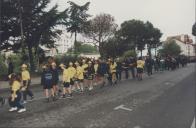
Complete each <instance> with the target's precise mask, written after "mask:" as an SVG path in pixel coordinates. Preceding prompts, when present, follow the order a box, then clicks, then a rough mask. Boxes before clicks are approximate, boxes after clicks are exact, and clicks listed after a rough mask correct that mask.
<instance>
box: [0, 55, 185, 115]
mask: <svg viewBox="0 0 196 128" xmlns="http://www.w3.org/2000/svg"><path fill="white" fill-rule="evenodd" d="M187 62H188V61H187V59H186V57H180V56H179V57H171V56H167V57H164V58H163V57H155V58H154V59H152V58H151V57H149V56H146V57H139V58H135V57H126V58H125V59H124V60H121V59H120V58H115V59H113V58H108V59H91V58H81V59H79V60H77V61H75V62H69V63H67V64H65V63H61V64H59V65H57V63H56V62H55V60H54V59H50V61H48V63H47V64H44V65H42V75H41V85H42V86H43V89H44V94H45V99H46V100H45V102H50V101H51V100H52V101H56V100H58V98H73V93H72V92H78V93H84V92H85V91H86V90H88V91H91V90H93V89H94V87H95V86H100V88H103V87H104V86H106V85H111V86H115V85H117V83H118V82H119V81H121V80H122V76H124V77H125V79H129V78H130V73H131V75H132V78H133V79H137V80H138V81H141V80H142V79H143V73H144V72H147V75H148V76H150V75H152V74H153V71H155V72H158V71H164V70H175V69H176V68H179V67H180V65H181V67H184V66H186V64H187ZM61 72H62V79H60V78H61V77H59V76H60V73H61ZM122 74H124V75H122ZM9 84H10V89H11V93H10V97H9V100H8V101H9V105H10V107H11V108H10V110H9V111H10V112H13V111H17V110H18V112H19V113H21V112H25V111H26V108H25V105H24V104H25V103H27V96H29V97H30V100H33V99H34V94H33V92H32V91H31V89H30V88H29V87H30V84H31V77H30V72H29V71H28V66H27V65H26V64H22V66H21V73H20V74H15V73H12V74H10V75H9ZM59 84H61V85H62V86H63V88H62V89H61V86H59ZM21 101H22V102H21ZM0 102H1V103H2V104H4V103H5V99H4V98H2V97H0Z"/></svg>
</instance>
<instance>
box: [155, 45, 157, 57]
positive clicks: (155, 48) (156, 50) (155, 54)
mask: <svg viewBox="0 0 196 128" xmlns="http://www.w3.org/2000/svg"><path fill="white" fill-rule="evenodd" d="M155 56H157V47H155Z"/></svg>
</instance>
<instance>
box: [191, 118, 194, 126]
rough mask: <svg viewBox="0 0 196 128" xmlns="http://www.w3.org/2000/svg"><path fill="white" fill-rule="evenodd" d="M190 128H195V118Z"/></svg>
mask: <svg viewBox="0 0 196 128" xmlns="http://www.w3.org/2000/svg"><path fill="white" fill-rule="evenodd" d="M191 128H195V118H194V120H193V123H192V125H191Z"/></svg>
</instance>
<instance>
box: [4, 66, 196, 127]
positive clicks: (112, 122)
mask: <svg viewBox="0 0 196 128" xmlns="http://www.w3.org/2000/svg"><path fill="white" fill-rule="evenodd" d="M195 66H196V64H189V65H188V66H187V67H185V68H180V69H178V70H176V71H165V72H162V73H156V74H154V75H153V76H151V77H147V76H145V78H144V79H143V81H137V80H125V81H123V82H121V83H119V84H118V85H117V86H114V87H112V86H107V87H104V88H102V89H100V88H97V89H94V90H93V91H92V92H87V93H84V94H74V98H73V99H60V100H58V101H55V102H50V103H44V102H43V99H37V98H39V97H42V96H43V94H42V89H41V87H39V86H38V87H36V88H33V91H34V92H35V96H36V99H37V100H35V101H32V102H29V103H28V104H26V108H27V112H25V113H22V114H18V113H15V112H13V113H9V112H8V106H7V105H6V106H4V107H2V108H0V127H73V128H74V127H80V128H81V127H82V128H83V127H84V128H96V127H97V128H99V127H102V128H108V127H112V128H113V127H116V128H191V125H192V122H193V119H194V115H195V91H196V90H195V85H196V82H195V76H196V71H195ZM1 94H2V95H5V92H4V93H1Z"/></svg>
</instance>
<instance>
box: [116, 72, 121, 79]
mask: <svg viewBox="0 0 196 128" xmlns="http://www.w3.org/2000/svg"><path fill="white" fill-rule="evenodd" d="M121 74H122V72H121V71H117V72H116V78H117V80H119V81H120V80H121Z"/></svg>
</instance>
